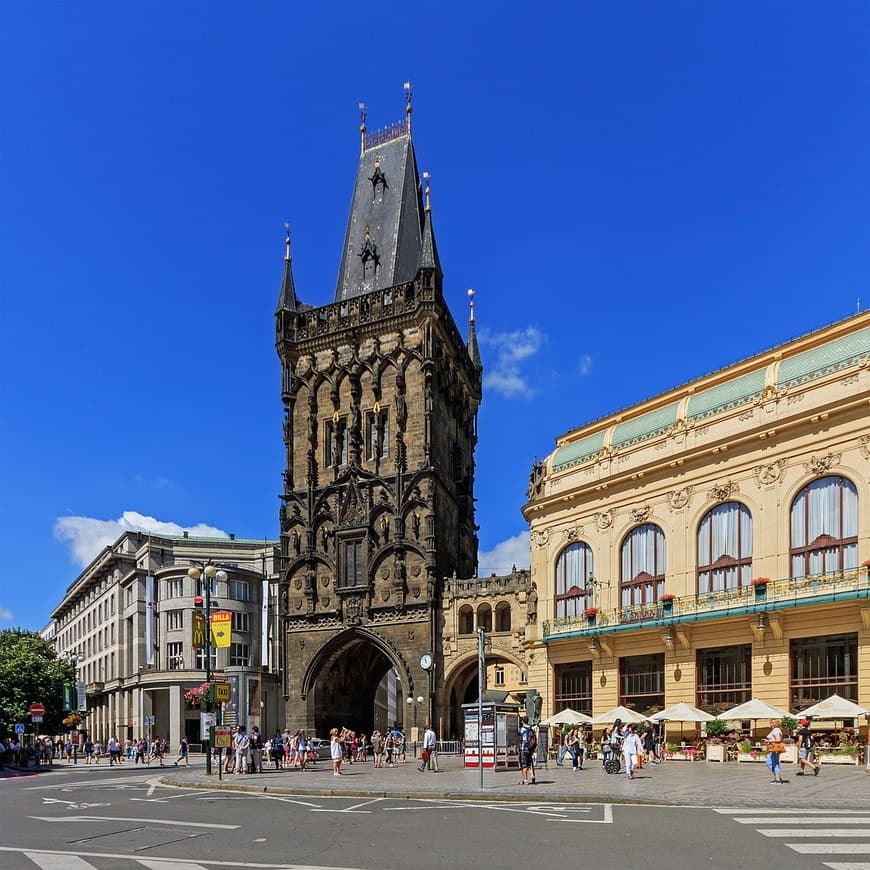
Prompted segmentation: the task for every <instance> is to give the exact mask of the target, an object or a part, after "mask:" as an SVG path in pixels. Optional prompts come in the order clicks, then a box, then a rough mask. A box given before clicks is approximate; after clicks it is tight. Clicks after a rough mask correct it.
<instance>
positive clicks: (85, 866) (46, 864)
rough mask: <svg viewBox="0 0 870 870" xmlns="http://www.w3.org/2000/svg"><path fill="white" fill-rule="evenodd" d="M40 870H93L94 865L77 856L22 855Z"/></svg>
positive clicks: (28, 853) (30, 853)
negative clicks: (40, 869)
mask: <svg viewBox="0 0 870 870" xmlns="http://www.w3.org/2000/svg"><path fill="white" fill-rule="evenodd" d="M24 854H25V855H26V856H27V857H28V858H30V860H31V861H33V863H34V864H36V866H37V867H41V868H42V870H94V865H93V864H91V863H89V862H88V861H85V860H84V858H79V856H78V855H52V854H51V853H49V852H25V853H24Z"/></svg>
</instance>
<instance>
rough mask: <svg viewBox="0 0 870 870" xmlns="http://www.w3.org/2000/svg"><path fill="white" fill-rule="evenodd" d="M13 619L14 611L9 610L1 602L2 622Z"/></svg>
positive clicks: (0, 616) (0, 613) (0, 617)
mask: <svg viewBox="0 0 870 870" xmlns="http://www.w3.org/2000/svg"><path fill="white" fill-rule="evenodd" d="M12 619H13V616H12V611H11V610H7V609H6V608H5V607H4V606H3V605H2V604H0V622H12Z"/></svg>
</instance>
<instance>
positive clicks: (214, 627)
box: [211, 610, 233, 649]
mask: <svg viewBox="0 0 870 870" xmlns="http://www.w3.org/2000/svg"><path fill="white" fill-rule="evenodd" d="M232 622H233V615H232V613H230V612H229V611H228V610H219V611H218V612H217V613H213V614H212V615H211V634H212V637H213V638H214V645H215V646H216V647H217V648H218V649H223V648H226V647H228V646H229V645H230V638H231V636H232Z"/></svg>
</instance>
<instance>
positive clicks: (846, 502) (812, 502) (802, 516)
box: [791, 477, 858, 577]
mask: <svg viewBox="0 0 870 870" xmlns="http://www.w3.org/2000/svg"><path fill="white" fill-rule="evenodd" d="M857 567H858V491H857V489H855V484H854V483H852V481H851V480H846V478H845V477H823V478H821V479H820V480H814V481H813V482H812V483H810V484H808V485H807V486H805V487H804V488H803V489H802V490H801V491H800V492H799V493H798V495H797V497H796V498H795V500H794V501H793V502H792V505H791V574H792V577H806V576H807V575H809V574H824V573H826V572H828V571H849V570H851V569H852V568H857Z"/></svg>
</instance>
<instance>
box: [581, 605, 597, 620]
mask: <svg viewBox="0 0 870 870" xmlns="http://www.w3.org/2000/svg"><path fill="white" fill-rule="evenodd" d="M583 615H584V616H585V617H586V618H587V619H595V617H596V616H597V615H598V608H597V607H587V608H586V609H585V610H584V611H583Z"/></svg>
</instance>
